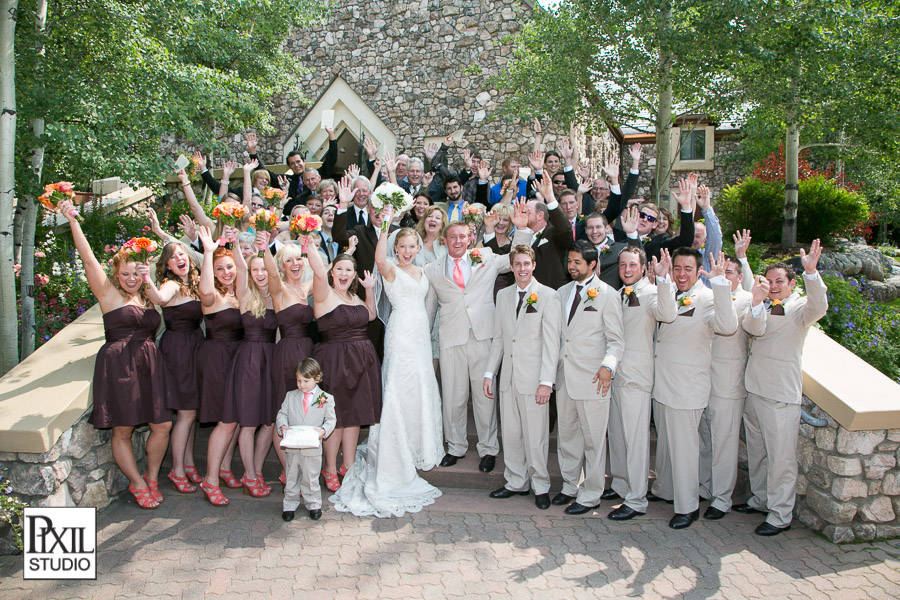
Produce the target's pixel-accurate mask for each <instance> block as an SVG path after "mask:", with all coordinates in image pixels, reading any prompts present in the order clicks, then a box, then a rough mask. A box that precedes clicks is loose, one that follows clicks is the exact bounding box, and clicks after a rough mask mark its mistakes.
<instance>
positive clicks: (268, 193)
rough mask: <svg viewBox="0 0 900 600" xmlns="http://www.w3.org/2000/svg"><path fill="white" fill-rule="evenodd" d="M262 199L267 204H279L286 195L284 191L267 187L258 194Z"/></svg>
mask: <svg viewBox="0 0 900 600" xmlns="http://www.w3.org/2000/svg"><path fill="white" fill-rule="evenodd" d="M260 194H262V197H263V198H265V199H266V200H268V201H269V202H273V203H274V202H275V201H277V202H279V203H280V202H281V201H282V200H284V199H285V198H286V197H287V194H285V193H284V190H282V189H280V188H276V187H267V188H266V189H264V190H263V191H261V192H260Z"/></svg>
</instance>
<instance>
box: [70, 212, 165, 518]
mask: <svg viewBox="0 0 900 600" xmlns="http://www.w3.org/2000/svg"><path fill="white" fill-rule="evenodd" d="M59 210H60V212H61V213H62V214H63V215H64V216H65V217H66V219H68V221H69V226H70V228H71V231H72V239H73V241H74V242H75V248H76V249H77V250H78V254H79V255H80V256H81V260H82V262H83V263H84V272H85V276H86V277H87V280H88V284H89V285H90V286H91V291H92V292H93V293H94V296H96V297H97V301H98V302H99V303H100V310H101V311H102V312H103V329H104V332H105V333H106V343H105V344H103V347H101V348H100V351H99V352H98V353H97V359H96V362H95V363H94V385H93V399H94V410H93V413H92V414H91V417H90V422H91V424H92V425H94V427H97V428H98V429H108V428H110V427H111V428H112V442H111V444H112V455H113V460H115V461H116V465H118V467H119V469H121V471H122V473H124V475H125V477H127V478H128V483H129V485H128V490H129V491H130V492H131V493H132V494H133V495H134V499H135V500H136V501H137V503H138V506H140V507H141V508H156V507H157V506H159V503H160V502H161V501H162V494H161V493H160V492H159V468H160V465H161V464H162V461H163V457H164V456H165V454H166V448H167V447H168V445H169V430H170V429H171V428H172V413H171V412H170V411H169V409H168V408H167V406H166V405H167V400H168V398H167V396H168V389H167V386H166V377H165V370H164V368H163V365H162V357H161V356H160V354H159V349H158V348H157V347H156V344H155V343H154V341H153V339H154V337H155V336H156V330H157V328H158V327H159V325H160V322H161V319H160V316H159V313H158V312H156V309H155V308H153V305H152V304H151V303H150V301H149V299H148V298H147V296H146V294H145V291H144V281H143V278H142V277H141V276H140V275H139V274H138V263H136V262H134V261H130V260H128V256H127V255H125V254H123V253H122V252H119V253H117V254H116V255H115V256H114V257H113V259H112V271H111V273H110V275H109V277H107V276H106V272H105V271H104V270H103V267H102V266H101V265H100V262H99V261H98V260H97V258H96V257H95V256H94V253H93V252H92V251H91V246H90V244H89V243H88V241H87V238H85V237H84V232H83V231H82V230H81V225H80V224H79V222H78V220H77V219H76V218H75V215H76V212H75V209H74V208H73V206H72V203H71V202H69V201H68V200H65V201H63V202H60V205H59ZM125 374H127V375H128V376H126V377H123V375H125ZM144 423H148V424H149V426H150V437H148V438H147V443H146V446H145V450H146V453H147V471H146V473H144V474H143V475H142V474H141V472H140V470H139V469H138V466H137V461H136V460H135V457H134V449H133V447H132V440H131V437H132V433H133V432H134V428H135V427H136V426H138V425H143V424H144Z"/></svg>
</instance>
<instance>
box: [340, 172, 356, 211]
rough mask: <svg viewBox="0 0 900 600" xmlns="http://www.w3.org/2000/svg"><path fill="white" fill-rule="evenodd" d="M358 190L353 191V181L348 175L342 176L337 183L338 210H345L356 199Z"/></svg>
mask: <svg viewBox="0 0 900 600" xmlns="http://www.w3.org/2000/svg"><path fill="white" fill-rule="evenodd" d="M358 191H359V190H358V189H353V179H352V178H351V177H350V175H344V177H343V178H341V180H340V181H339V182H338V210H347V209H348V208H350V203H351V202H353V198H355V197H356V193H357V192H358Z"/></svg>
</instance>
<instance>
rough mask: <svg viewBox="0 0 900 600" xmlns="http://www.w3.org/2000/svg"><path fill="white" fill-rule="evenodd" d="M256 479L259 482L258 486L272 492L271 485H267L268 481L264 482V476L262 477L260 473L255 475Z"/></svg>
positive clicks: (269, 492)
mask: <svg viewBox="0 0 900 600" xmlns="http://www.w3.org/2000/svg"><path fill="white" fill-rule="evenodd" d="M256 481H257V482H258V483H259V486H260V487H261V488H262V489H264V490H266V493H268V494H271V493H272V486H271V485H269V484H268V483H266V480H265V478H263V476H262V475H257V476H256Z"/></svg>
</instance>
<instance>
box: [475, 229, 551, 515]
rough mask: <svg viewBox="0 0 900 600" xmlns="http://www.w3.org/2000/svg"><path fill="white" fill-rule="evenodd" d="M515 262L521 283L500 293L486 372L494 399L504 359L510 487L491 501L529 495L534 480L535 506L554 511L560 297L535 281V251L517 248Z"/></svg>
mask: <svg viewBox="0 0 900 600" xmlns="http://www.w3.org/2000/svg"><path fill="white" fill-rule="evenodd" d="M509 262H510V265H511V266H512V271H513V275H515V277H516V284H515V285H511V286H509V287H507V288H504V289H502V290H500V292H499V293H498V294H497V312H496V314H495V316H494V339H493V341H492V342H491V352H490V358H489V359H488V362H487V369H486V371H485V373H484V395H485V396H487V397H488V398H493V397H494V393H493V391H492V389H491V388H492V384H493V383H494V381H493V380H494V377H495V376H496V374H497V371H498V370H499V369H500V361H501V359H504V360H503V371H502V372H501V373H500V381H499V382H497V385H496V386H495V387H496V389H497V390H499V392H500V419H501V424H502V427H503V464H504V466H505V470H504V472H503V476H504V477H505V478H506V485H504V487H502V488H500V489H499V490H496V491H494V492H491V498H509V497H511V496H516V495H521V496H526V495H528V488H529V480H530V485H531V489H532V490H533V491H534V503H535V505H537V507H538V508H540V509H542V510H543V509H547V508H550V495H549V492H550V474H549V473H548V471H547V453H548V449H549V448H548V446H549V441H550V434H549V424H550V411H549V408H550V407H549V405H548V402H549V401H550V392H551V391H552V390H553V381H554V379H555V378H556V367H557V360H558V358H559V311H560V308H559V296H558V295H557V294H556V290H554V289H553V288H549V287H547V286H545V285H543V284H541V283H539V282H538V281H537V280H536V279H535V278H534V267H535V262H534V250H533V249H532V248H531V247H529V246H524V245H522V246H513V249H512V251H511V252H510V253H509Z"/></svg>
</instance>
